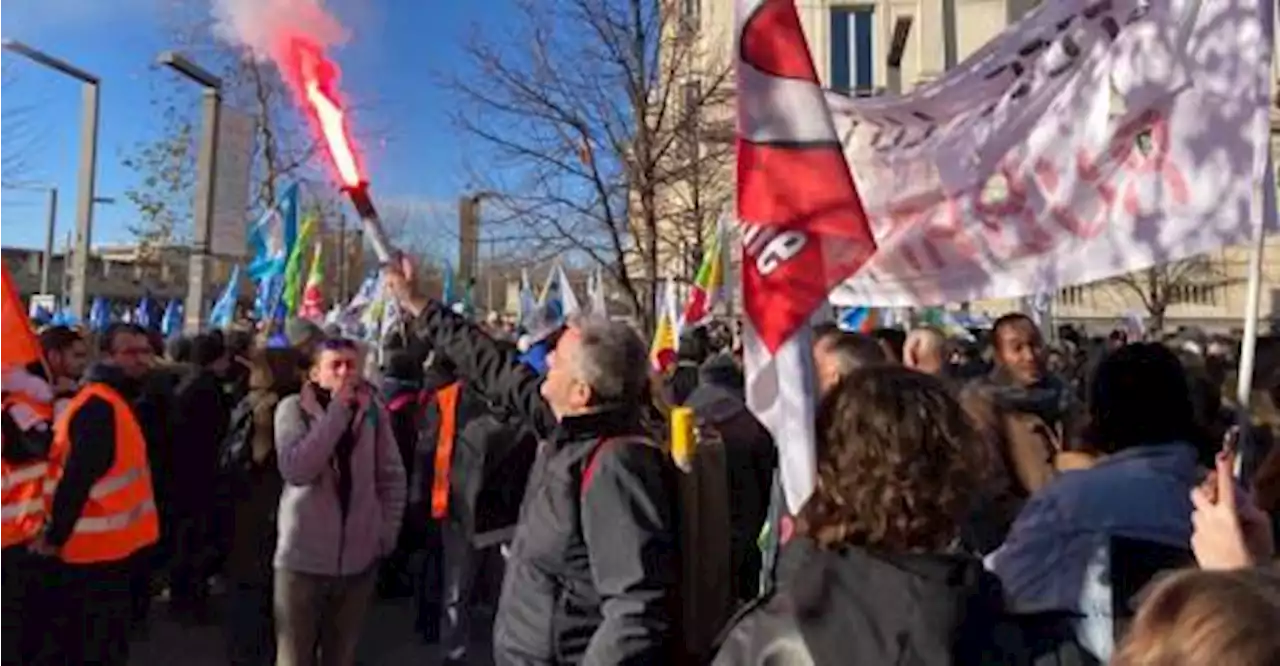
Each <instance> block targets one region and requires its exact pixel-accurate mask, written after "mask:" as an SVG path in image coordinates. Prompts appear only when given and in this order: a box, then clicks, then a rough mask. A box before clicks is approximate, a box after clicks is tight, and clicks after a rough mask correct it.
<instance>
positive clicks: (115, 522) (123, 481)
mask: <svg viewBox="0 0 1280 666" xmlns="http://www.w3.org/2000/svg"><path fill="white" fill-rule="evenodd" d="M93 399H100V400H103V401H105V402H107V403H108V404H110V405H111V408H112V416H113V421H114V425H115V432H114V436H113V437H112V441H113V442H114V444H115V457H114V462H113V463H112V465H111V468H110V469H109V470H107V472H106V474H104V475H103V476H102V478H100V479H98V481H97V482H96V483H94V484H93V486H92V487H91V488H90V489H89V497H88V498H87V499H86V501H85V503H84V507H83V508H82V509H81V511H80V517H79V519H78V520H77V521H76V524H75V526H74V527H73V528H72V531H71V536H70V538H69V539H67V542H66V543H65V544H63V546H62V550H61V554H62V559H63V560H64V561H67V562H71V563H77V564H81V563H84V564H87V563H94V562H117V561H120V560H123V559H125V558H127V557H129V556H130V555H132V554H133V553H135V552H137V551H138V550H139V549H141V548H144V547H146V546H148V545H150V544H153V543H155V542H156V540H157V539H158V538H159V534H160V526H159V520H158V518H157V516H156V505H155V497H154V495H153V493H152V487H151V473H150V468H149V464H148V460H147V451H146V440H145V439H144V438H143V434H142V428H141V426H140V425H139V424H138V420H137V418H136V417H135V416H134V414H133V409H132V408H131V407H130V406H129V403H127V402H125V400H124V398H123V397H121V396H120V394H118V393H116V391H115V390H114V389H112V388H110V387H109V386H106V385H104V384H90V385H88V386H85V387H84V388H83V389H81V391H80V393H78V394H77V395H76V397H75V398H74V399H72V401H71V404H70V405H68V406H67V409H66V412H65V413H64V414H63V415H62V416H60V417H59V418H58V420H57V423H56V424H55V425H54V441H53V451H52V452H51V453H50V455H49V463H50V466H51V468H52V474H51V477H52V478H53V480H54V483H52V484H49V486H47V487H46V494H45V501H46V502H47V503H49V504H50V505H51V504H52V502H53V498H54V496H55V495H56V494H57V483H58V482H59V481H61V479H62V470H63V469H65V465H66V461H67V457H68V456H69V455H70V452H71V450H72V449H73V448H74V447H76V446H95V445H99V443H98V442H72V441H71V432H70V422H71V421H72V419H73V418H74V415H75V413H76V412H77V411H79V409H80V408H81V407H83V406H84V404H85V403H86V402H88V401H89V400H93Z"/></svg>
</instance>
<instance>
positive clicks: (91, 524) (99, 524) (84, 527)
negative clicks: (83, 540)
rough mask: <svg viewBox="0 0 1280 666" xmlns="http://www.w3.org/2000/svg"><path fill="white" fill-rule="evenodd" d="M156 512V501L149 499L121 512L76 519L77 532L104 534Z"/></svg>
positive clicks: (127, 525)
mask: <svg viewBox="0 0 1280 666" xmlns="http://www.w3.org/2000/svg"><path fill="white" fill-rule="evenodd" d="M155 512H156V503H155V502H154V501H152V500H147V501H145V502H143V503H142V504H139V505H138V506H135V507H133V508H132V509H129V510H128V511H124V512H121V513H116V514H112V515H109V516H99V517H97V518H81V519H80V520H78V521H76V528H75V533H76V534H102V533H104V532H118V531H120V530H123V529H125V528H126V527H129V526H130V525H133V524H134V523H136V522H138V521H140V520H142V519H143V518H145V517H147V515H149V514H154V513H155Z"/></svg>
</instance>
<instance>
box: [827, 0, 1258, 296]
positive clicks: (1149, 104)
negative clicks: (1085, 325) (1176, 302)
mask: <svg viewBox="0 0 1280 666" xmlns="http://www.w3.org/2000/svg"><path fill="white" fill-rule="evenodd" d="M1273 11H1274V0H1236V1H1233V2H1211V1H1209V0H1168V1H1165V2H1152V1H1150V0H1111V1H1109V2H1106V3H1099V2H1094V1H1093V0H1058V1H1056V2H1050V3H1043V4H1041V5H1040V6H1039V7H1038V8H1037V9H1035V10H1034V11H1032V12H1031V13H1030V14H1028V15H1027V16H1026V17H1025V18H1023V19H1022V20H1021V21H1020V22H1018V23H1017V24H1015V25H1012V26H1010V27H1009V28H1008V29H1006V30H1005V31H1004V32H1003V33H1002V34H1001V35H1000V36H999V37H997V38H996V39H994V40H993V41H991V42H990V43H989V44H987V45H986V46H985V47H983V48H982V49H980V50H979V51H978V52H977V53H975V54H974V55H973V56H972V57H970V58H969V59H968V60H966V61H965V62H964V63H961V64H960V66H958V67H956V68H955V69H953V70H951V71H950V72H948V73H947V74H946V75H945V76H944V77H943V78H941V79H940V80H937V81H934V82H933V83H931V84H929V85H926V86H922V87H921V88H918V89H916V90H915V91H913V92H912V93H911V94H909V95H906V96H903V97H893V98H870V99H851V98H846V97H841V96H839V95H835V94H829V95H828V97H827V101H828V104H829V105H830V107H831V109H832V112H833V115H834V117H835V121H836V127H837V130H838V131H839V133H840V136H841V138H842V141H843V143H844V146H845V156H846V158H847V161H848V163H849V166H850V169H851V170H852V172H853V174H854V177H855V179H856V181H857V184H858V190H859V192H861V193H862V194H863V197H864V198H863V203H864V205H865V206H866V210H867V212H868V214H869V215H870V217H871V219H872V221H873V230H874V233H875V236H876V241H877V245H878V246H879V248H880V252H878V253H877V255H876V256H875V257H874V258H873V259H872V260H871V261H870V262H869V263H868V264H867V265H866V266H865V267H864V268H863V269H862V270H861V271H860V272H859V273H858V274H856V275H855V276H854V277H852V278H851V279H849V280H848V281H846V282H845V283H844V284H843V285H841V287H839V288H838V289H836V291H835V292H834V293H833V295H832V300H833V301H834V302H837V303H841V304H848V305H855V304H856V305H891V306H892V305H913V306H914V305H932V304H939V303H944V302H956V301H969V300H978V299H985V298H1016V297H1021V296H1026V295H1029V294H1033V293H1036V292H1038V291H1044V292H1049V293H1053V292H1055V291H1056V290H1057V289H1059V288H1061V287H1065V286H1069V285H1072V284H1080V283H1086V282H1091V281H1095V280H1099V279H1103V278H1107V277H1112V276H1115V275H1119V274H1123V273H1127V272H1129V271H1133V270H1139V269H1142V268H1145V267H1148V266H1151V265H1154V264H1158V263H1163V262H1168V261H1175V260H1179V259H1184V258H1187V257H1190V256H1194V255H1197V254H1203V253H1205V252H1210V251H1213V250H1217V249H1219V248H1221V247H1224V246H1227V245H1234V244H1239V243H1244V242H1247V241H1248V240H1249V238H1250V235H1251V230H1252V229H1254V228H1256V227H1257V225H1258V224H1262V223H1264V210H1265V206H1264V205H1263V201H1262V196H1261V194H1260V193H1261V192H1262V189H1261V188H1260V185H1261V184H1263V183H1264V174H1265V173H1266V157H1267V154H1268V151H1269V150H1270V146H1269V138H1270V135H1269V129H1270V123H1269V118H1268V109H1269V105H1270V104H1271V77H1272V74H1271V62H1272V49H1273V44H1274V37H1273V30H1274V22H1273V17H1272V12H1273ZM1265 186H1266V187H1270V186H1272V185H1271V184H1270V180H1269V179H1267V180H1266V185H1265ZM1266 217H1267V218H1268V219H1266V220H1265V222H1266V223H1267V224H1270V225H1272V226H1274V224H1275V220H1274V211H1273V210H1272V211H1266Z"/></svg>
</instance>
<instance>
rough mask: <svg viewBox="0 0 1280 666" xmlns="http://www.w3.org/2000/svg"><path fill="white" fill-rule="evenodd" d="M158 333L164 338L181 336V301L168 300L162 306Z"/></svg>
mask: <svg viewBox="0 0 1280 666" xmlns="http://www.w3.org/2000/svg"><path fill="white" fill-rule="evenodd" d="M160 333H161V334H162V335H164V337H166V338H172V337H174V336H176V335H181V334H182V301H179V300H178V299H176V298H171V299H169V304H168V305H166V306H164V316H163V317H161V318H160Z"/></svg>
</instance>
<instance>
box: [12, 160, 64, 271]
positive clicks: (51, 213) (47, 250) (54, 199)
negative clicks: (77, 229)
mask: <svg viewBox="0 0 1280 666" xmlns="http://www.w3.org/2000/svg"><path fill="white" fill-rule="evenodd" d="M4 188H5V189H6V190H29V191H32V192H44V193H45V194H46V195H48V197H49V204H48V206H47V210H46V211H45V215H46V216H47V218H48V219H47V220H46V222H45V231H44V256H43V257H42V258H41V261H40V293H41V294H49V293H51V292H50V291H49V287H50V285H49V279H50V275H51V273H50V268H51V265H52V263H53V237H54V235H55V234H56V233H57V231H56V230H57V226H58V186H57V185H41V184H37V183H5V185H4ZM64 271H65V268H64Z"/></svg>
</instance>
